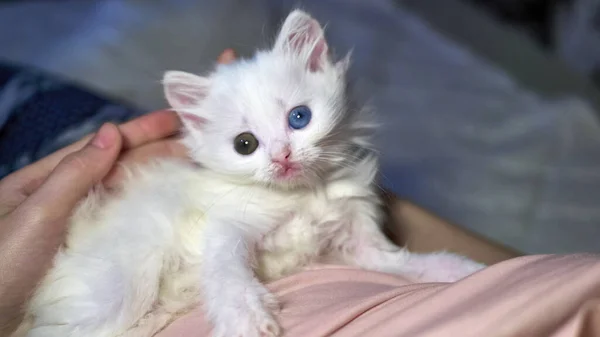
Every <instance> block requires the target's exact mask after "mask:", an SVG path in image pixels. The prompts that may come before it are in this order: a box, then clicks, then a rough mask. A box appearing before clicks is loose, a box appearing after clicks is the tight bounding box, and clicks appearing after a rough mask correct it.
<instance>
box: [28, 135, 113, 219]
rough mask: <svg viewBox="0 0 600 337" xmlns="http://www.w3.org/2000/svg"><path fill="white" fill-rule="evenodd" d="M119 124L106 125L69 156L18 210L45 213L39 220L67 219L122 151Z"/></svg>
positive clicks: (40, 215)
mask: <svg viewBox="0 0 600 337" xmlns="http://www.w3.org/2000/svg"><path fill="white" fill-rule="evenodd" d="M121 144H122V140H121V135H120V133H119V130H118V129H117V127H116V126H115V125H112V124H105V125H104V126H102V128H100V130H99V131H98V133H97V134H96V135H95V136H94V138H93V139H92V140H91V141H90V143H89V144H88V145H86V146H85V147H84V148H82V149H81V150H79V151H77V152H74V153H72V154H69V155H68V156H66V157H65V158H64V159H63V160H62V161H60V163H59V164H58V165H57V166H56V168H55V169H54V170H53V171H52V173H51V174H50V175H49V176H48V178H47V179H46V180H45V181H44V182H43V183H42V184H41V186H40V187H39V188H38V189H37V190H36V191H35V192H34V193H33V194H32V195H31V196H30V197H29V198H27V199H26V200H25V201H24V202H23V203H22V204H21V205H20V206H19V208H18V210H21V209H24V210H31V209H33V210H35V212H41V214H37V215H36V216H37V217H41V218H43V219H44V221H50V222H52V221H54V220H57V219H63V218H65V217H67V216H68V215H69V214H70V213H71V212H72V210H73V208H74V207H75V205H76V204H77V202H78V201H79V200H81V199H82V198H83V197H84V196H85V195H86V194H87V193H88V191H89V190H90V189H91V188H92V187H93V186H94V185H95V184H96V183H98V182H100V181H101V180H102V178H104V176H105V175H106V174H107V173H108V172H109V171H110V169H111V168H112V166H113V165H114V163H115V161H116V160H117V157H118V155H119V152H120V150H121Z"/></svg>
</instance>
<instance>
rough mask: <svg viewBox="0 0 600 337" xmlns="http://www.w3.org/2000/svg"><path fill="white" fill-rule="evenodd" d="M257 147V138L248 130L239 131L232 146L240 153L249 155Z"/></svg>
mask: <svg viewBox="0 0 600 337" xmlns="http://www.w3.org/2000/svg"><path fill="white" fill-rule="evenodd" d="M257 147H258V139H256V137H254V135H253V134H251V133H250V132H244V133H240V134H239V135H238V136H237V137H235V139H234V140H233V148H234V149H235V151H236V152H237V153H239V154H242V155H245V156H246V155H249V154H252V152H254V151H256V148H257Z"/></svg>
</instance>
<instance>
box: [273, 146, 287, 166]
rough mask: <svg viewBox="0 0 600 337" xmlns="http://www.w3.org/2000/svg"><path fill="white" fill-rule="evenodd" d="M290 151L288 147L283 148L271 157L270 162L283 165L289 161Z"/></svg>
mask: <svg viewBox="0 0 600 337" xmlns="http://www.w3.org/2000/svg"><path fill="white" fill-rule="evenodd" d="M291 156H292V149H291V148H290V146H289V145H286V146H284V147H283V148H282V149H281V150H279V151H277V152H275V153H273V154H272V155H271V161H272V162H274V163H278V164H284V163H287V162H289V161H290V157H291Z"/></svg>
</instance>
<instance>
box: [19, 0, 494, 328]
mask: <svg viewBox="0 0 600 337" xmlns="http://www.w3.org/2000/svg"><path fill="white" fill-rule="evenodd" d="M328 55H329V53H328V46H327V43H326V41H325V38H324V35H323V31H322V29H321V26H320V25H319V24H318V23H317V21H315V20H314V19H312V18H311V17H310V16H309V15H308V14H306V13H304V12H302V11H298V10H296V11H293V12H292V13H291V14H290V15H289V16H288V18H287V19H286V21H285V23H284V24H283V26H282V28H281V31H280V33H279V36H278V38H277V40H276V42H275V45H274V47H273V49H272V50H269V51H260V52H258V53H257V54H256V56H255V57H254V58H252V59H250V60H240V61H237V62H235V63H233V64H230V65H220V66H218V67H217V69H216V70H215V71H214V72H213V73H212V74H210V76H208V77H206V78H204V77H198V76H195V75H191V74H188V73H183V72H168V73H167V74H166V75H165V78H164V86H165V93H166V97H167V99H168V101H169V103H170V104H171V106H172V107H173V108H174V109H175V110H176V111H178V112H179V114H180V116H181V118H182V120H183V122H184V124H185V128H186V131H187V132H186V135H185V144H186V145H187V146H188V147H189V149H190V154H191V157H192V158H193V159H194V160H195V161H196V162H197V163H198V164H200V165H201V168H198V167H195V166H193V165H190V164H188V163H183V162H177V161H165V162H162V163H159V164H157V165H154V166H149V167H146V168H143V169H141V170H140V171H139V173H137V174H136V177H135V178H134V179H131V180H130V181H129V182H127V183H126V185H125V186H124V189H123V191H122V192H121V193H119V195H118V196H114V195H111V196H103V195H101V194H96V195H93V196H90V197H89V198H88V199H87V200H86V201H85V202H84V203H83V204H82V206H81V207H80V208H79V209H78V211H77V212H76V214H75V216H74V217H73V222H72V226H71V230H70V233H69V236H68V239H67V243H66V245H65V247H64V248H63V249H62V250H61V251H60V253H59V254H58V255H57V257H56V263H55V266H54V268H53V269H52V270H51V271H50V273H49V274H48V275H47V277H46V278H45V280H44V281H43V283H42V284H41V286H40V287H39V289H38V291H37V292H36V294H35V296H34V297H33V299H32V301H31V303H30V305H29V311H28V319H29V323H30V325H29V326H28V327H27V328H23V331H25V330H28V331H27V332H26V335H27V336H29V337H38V336H39V337H59V336H60V337H68V336H70V337H80V336H81V337H84V336H86V337H114V336H140V337H141V336H151V335H153V334H154V333H156V332H157V331H159V330H160V329H162V328H163V327H164V326H165V325H167V324H168V323H169V322H170V321H172V320H173V319H174V318H176V317H177V316H178V315H180V314H182V313H184V312H186V311H188V310H190V309H191V308H193V307H195V306H197V305H198V304H200V303H201V304H203V305H204V307H205V309H206V313H207V317H208V318H209V319H210V321H211V322H212V323H213V325H214V331H213V335H214V336H216V337H238V336H239V337H258V336H278V335H280V333H281V330H280V327H279V325H278V323H277V322H276V320H275V319H274V316H273V313H274V310H276V309H277V300H276V299H275V298H274V297H273V295H271V294H270V293H269V291H268V290H267V289H266V288H265V286H264V285H263V282H265V281H269V280H272V279H276V278H279V277H282V276H284V275H288V274H290V273H292V272H295V271H297V270H298V269H300V268H302V267H304V266H306V265H307V264H309V263H311V262H320V261H327V262H337V263H345V264H350V265H355V266H359V267H362V268H367V269H372V270H379V271H386V272H392V273H399V274H403V275H406V276H409V277H415V278H420V279H422V280H424V281H454V280H457V279H460V278H462V277H464V276H466V275H468V274H470V273H472V272H474V271H476V270H478V269H480V268H482V267H483V266H482V265H480V264H478V263H475V262H472V261H470V260H467V259H465V258H463V257H460V256H457V255H452V254H447V253H437V254H412V253H409V252H407V251H406V250H404V249H401V248H399V247H397V246H395V245H394V244H392V243H391V242H390V241H389V240H388V239H387V238H386V237H385V236H384V234H383V233H382V232H381V230H380V225H381V223H382V214H381V212H380V208H379V206H380V205H379V199H378V197H377V193H376V192H377V191H376V186H375V183H374V180H375V176H376V172H377V158H376V155H375V153H374V152H373V151H372V150H371V149H370V147H369V133H370V131H372V129H373V125H372V123H371V122H370V121H369V116H368V115H367V114H365V113H364V112H363V110H362V109H357V108H356V107H354V106H352V105H350V103H349V102H350V101H349V100H348V99H347V97H346V80H345V73H346V70H347V67H348V62H349V59H348V58H346V59H344V60H343V61H339V62H337V63H333V62H332V61H331V59H330V57H329V56H328Z"/></svg>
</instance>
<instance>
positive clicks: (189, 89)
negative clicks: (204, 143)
mask: <svg viewBox="0 0 600 337" xmlns="http://www.w3.org/2000/svg"><path fill="white" fill-rule="evenodd" d="M162 82H163V86H164V91H165V97H166V99H167V101H168V102H169V105H171V107H172V108H173V109H175V110H176V111H177V113H178V114H179V116H180V117H181V119H182V120H183V122H184V123H185V124H186V125H190V126H192V127H196V128H197V127H200V126H201V125H202V124H204V122H205V120H204V118H202V117H201V116H198V115H196V114H194V113H192V112H191V111H194V110H195V109H194V108H197V107H198V106H199V105H200V103H201V102H202V100H203V99H204V98H205V97H206V96H207V95H208V90H209V87H210V80H209V79H207V78H205V77H200V76H197V75H194V74H190V73H186V72H182V71H168V72H166V73H165V75H164V77H163V81H162Z"/></svg>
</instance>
